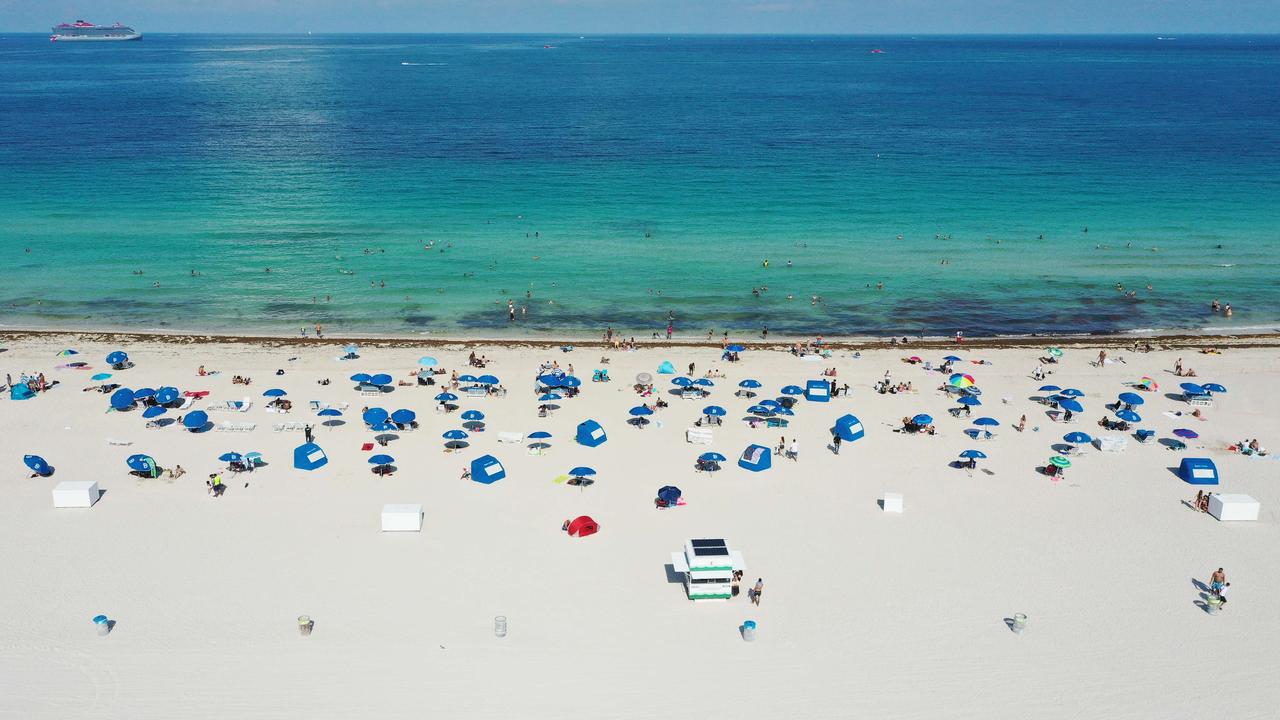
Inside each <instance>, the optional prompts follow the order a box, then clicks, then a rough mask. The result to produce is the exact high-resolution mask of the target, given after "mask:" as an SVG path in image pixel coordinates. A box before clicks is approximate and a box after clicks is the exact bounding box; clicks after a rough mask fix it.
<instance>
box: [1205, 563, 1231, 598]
mask: <svg viewBox="0 0 1280 720" xmlns="http://www.w3.org/2000/svg"><path fill="white" fill-rule="evenodd" d="M1226 584H1227V574H1226V573H1225V572H1223V571H1222V568H1218V569H1217V570H1215V571H1214V573H1213V574H1212V575H1210V576H1209V593H1210V594H1212V595H1217V596H1219V597H1221V596H1222V588H1224V587H1226Z"/></svg>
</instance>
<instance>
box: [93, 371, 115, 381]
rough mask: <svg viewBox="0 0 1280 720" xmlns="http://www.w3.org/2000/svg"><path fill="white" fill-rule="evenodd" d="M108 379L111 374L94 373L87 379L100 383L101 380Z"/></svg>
mask: <svg viewBox="0 0 1280 720" xmlns="http://www.w3.org/2000/svg"><path fill="white" fill-rule="evenodd" d="M109 377H111V373H96V374H94V375H93V377H90V378H89V379H90V380H98V381H102V380H106V379H107V378H109Z"/></svg>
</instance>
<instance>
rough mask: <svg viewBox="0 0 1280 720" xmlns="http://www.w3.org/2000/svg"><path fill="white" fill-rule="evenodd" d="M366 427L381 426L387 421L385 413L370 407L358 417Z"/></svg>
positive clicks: (382, 410)
mask: <svg viewBox="0 0 1280 720" xmlns="http://www.w3.org/2000/svg"><path fill="white" fill-rule="evenodd" d="M360 419H361V420H364V422H365V424H366V425H381V424H382V423H384V422H386V421H387V411H386V410H384V409H382V408H380V407H371V408H369V409H368V410H365V411H364V413H363V414H361V415H360Z"/></svg>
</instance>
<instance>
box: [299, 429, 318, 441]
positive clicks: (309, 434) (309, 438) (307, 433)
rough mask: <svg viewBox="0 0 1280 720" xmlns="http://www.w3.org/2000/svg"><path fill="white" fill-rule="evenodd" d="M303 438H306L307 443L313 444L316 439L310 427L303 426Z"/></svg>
mask: <svg viewBox="0 0 1280 720" xmlns="http://www.w3.org/2000/svg"><path fill="white" fill-rule="evenodd" d="M302 436H303V437H305V438H306V440H307V442H311V441H312V439H314V437H315V436H314V435H313V434H312V431H311V426H310V425H304V426H302Z"/></svg>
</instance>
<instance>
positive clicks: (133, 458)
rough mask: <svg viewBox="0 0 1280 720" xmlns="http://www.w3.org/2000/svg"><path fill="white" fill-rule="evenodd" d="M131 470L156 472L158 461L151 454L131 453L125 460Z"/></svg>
mask: <svg viewBox="0 0 1280 720" xmlns="http://www.w3.org/2000/svg"><path fill="white" fill-rule="evenodd" d="M124 464H125V465H128V466H129V469H130V470H136V471H138V472H144V473H154V472H155V471H156V461H155V460H153V459H152V458H151V456H150V455H130V456H129V457H128V458H126V459H125V461H124Z"/></svg>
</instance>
